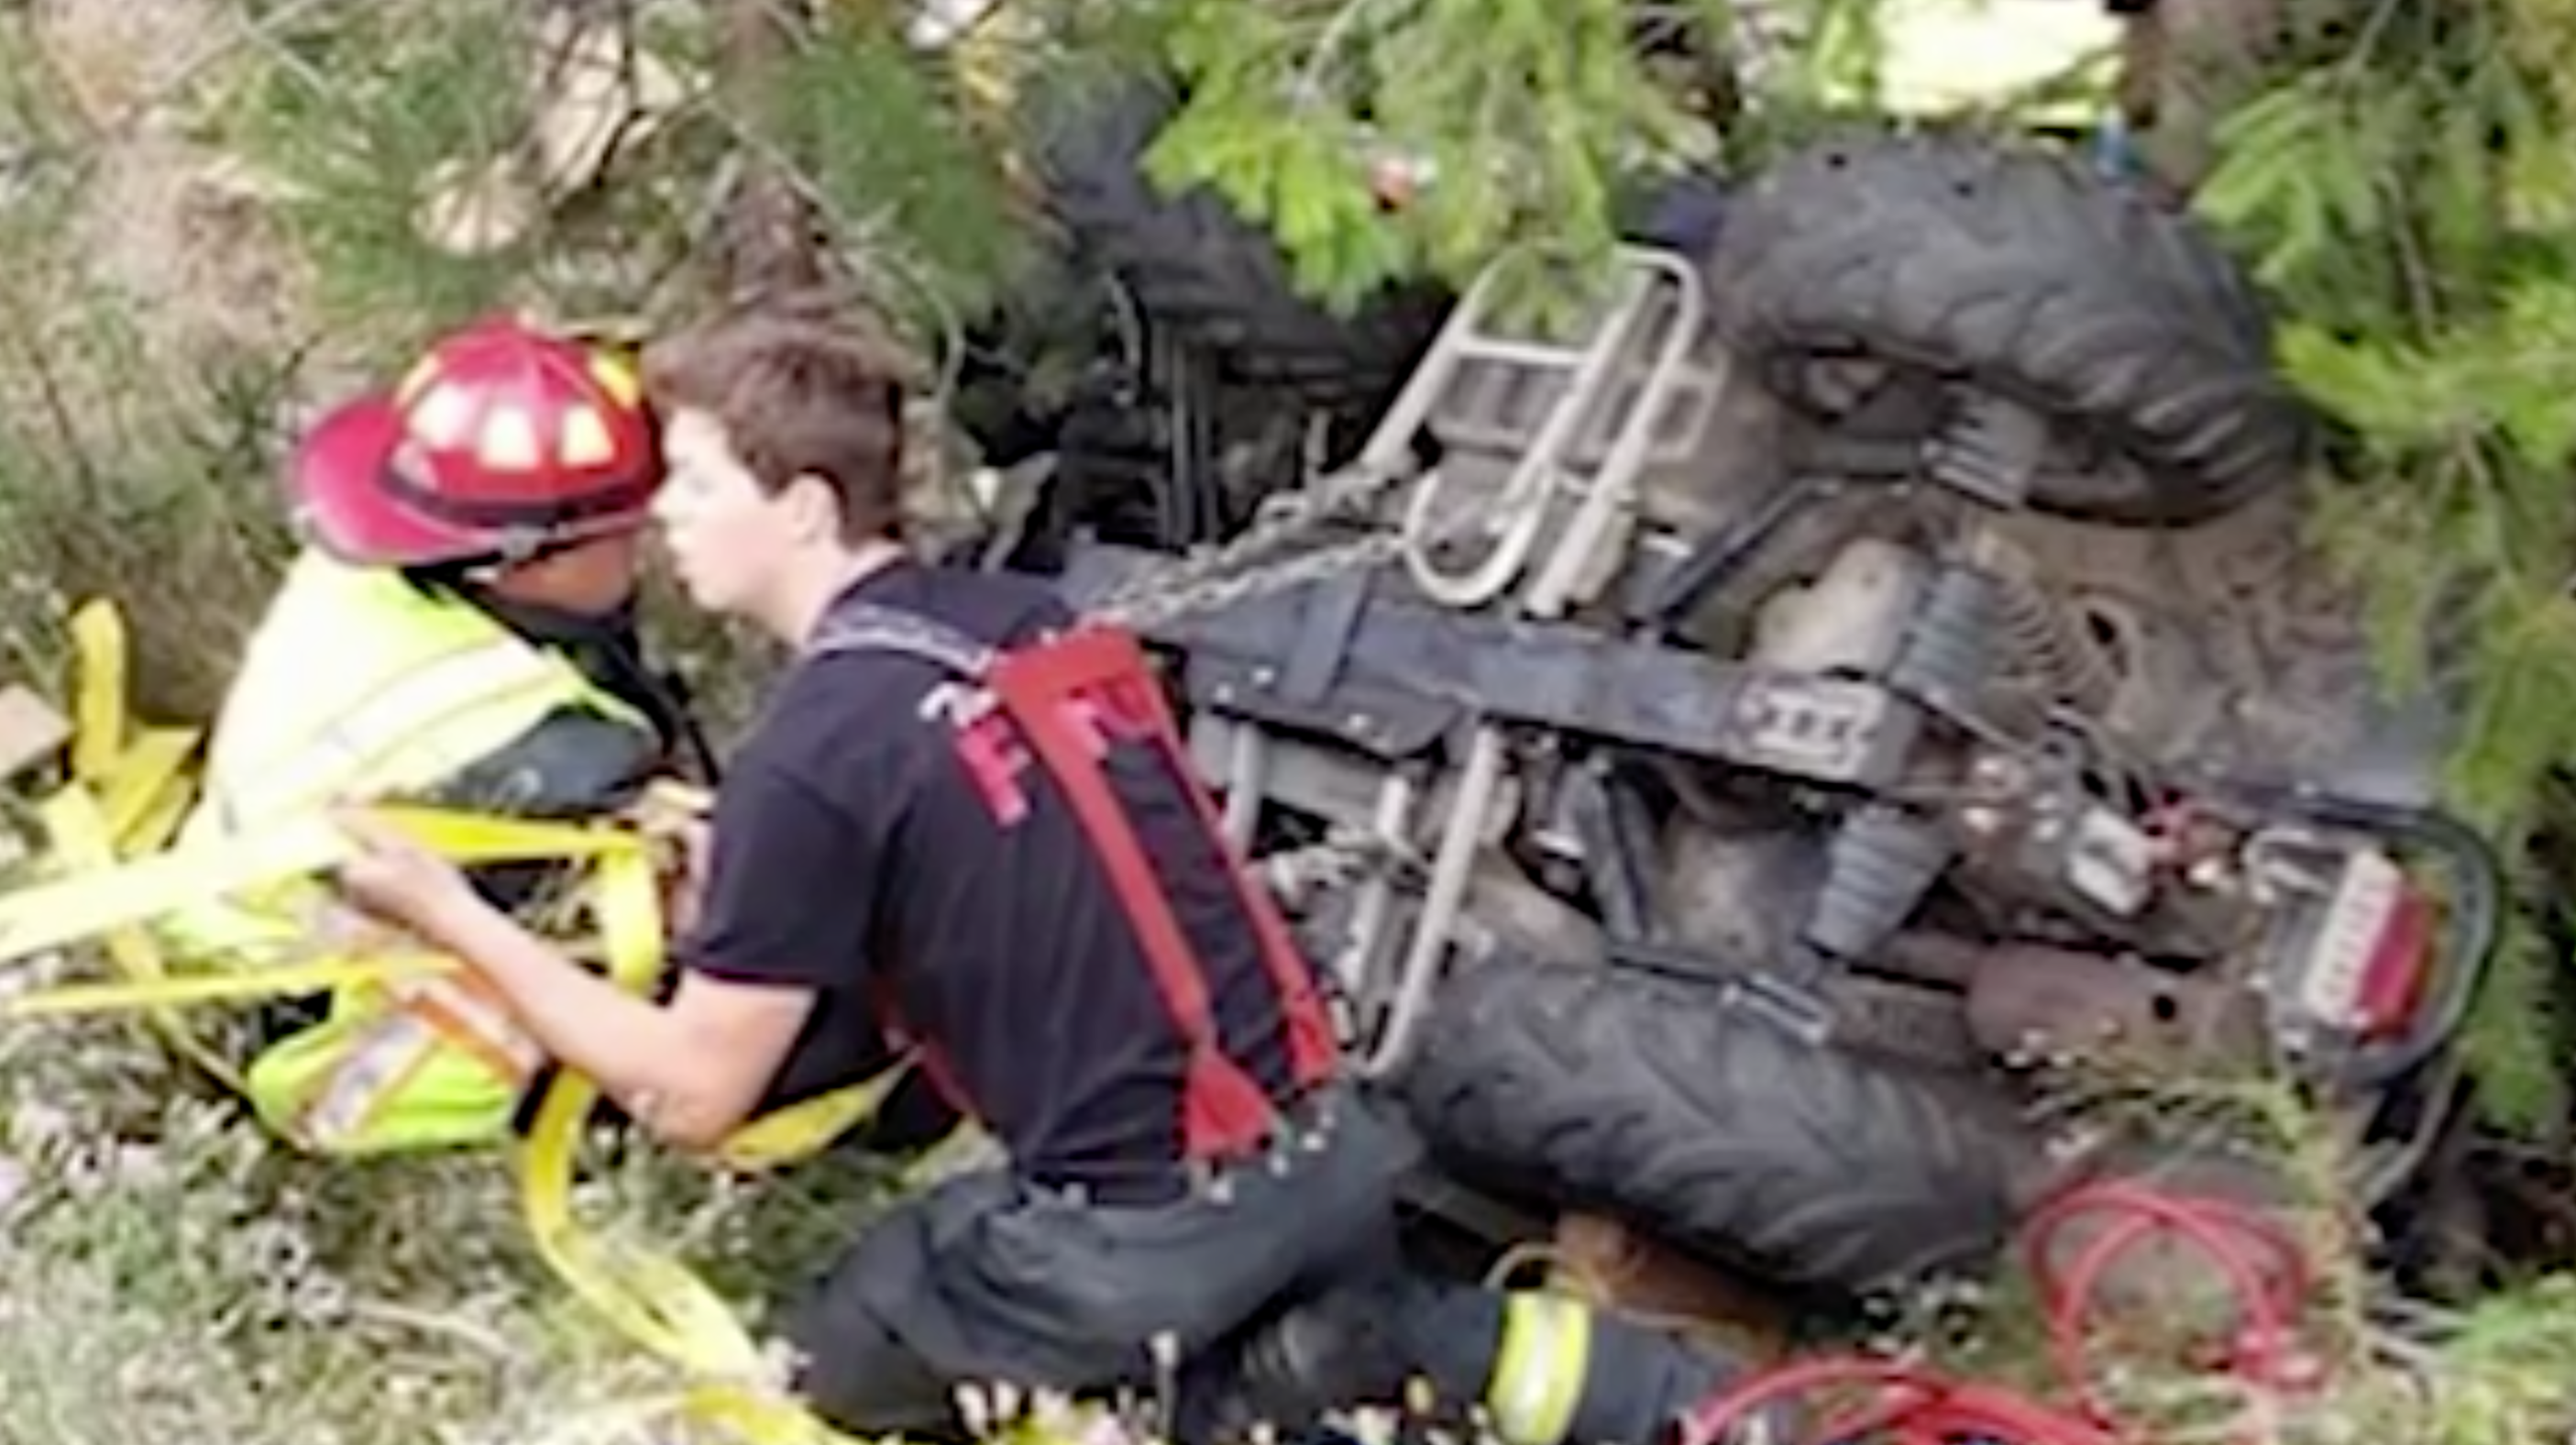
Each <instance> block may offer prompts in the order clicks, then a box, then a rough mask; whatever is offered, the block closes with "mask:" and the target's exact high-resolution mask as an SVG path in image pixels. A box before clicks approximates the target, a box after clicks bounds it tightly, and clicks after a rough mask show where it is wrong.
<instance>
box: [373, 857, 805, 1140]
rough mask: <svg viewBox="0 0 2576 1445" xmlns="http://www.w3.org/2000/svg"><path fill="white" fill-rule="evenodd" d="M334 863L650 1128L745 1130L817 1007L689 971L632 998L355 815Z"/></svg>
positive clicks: (696, 1135) (439, 862)
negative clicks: (345, 849)
mask: <svg viewBox="0 0 2576 1445" xmlns="http://www.w3.org/2000/svg"><path fill="white" fill-rule="evenodd" d="M343 826H344V827H346V828H347V829H348V830H349V832H350V833H351V834H352V835H354V836H355V837H357V838H358V839H359V841H360V842H362V843H363V844H364V845H365V847H364V850H363V851H362V852H361V853H360V855H359V856H358V857H357V858H355V859H353V860H351V861H350V863H349V864H348V865H346V866H345V867H344V868H343V869H342V871H341V881H342V886H343V887H344V888H345V889H346V890H347V891H348V892H349V893H350V894H351V895H352V896H353V897H354V898H355V899H356V900H357V901H358V902H359V903H360V904H361V905H363V906H364V907H366V908H367V909H368V911H370V912H372V913H375V914H377V915H378V916H380V917H383V918H385V919H387V920H388V921H391V922H394V923H398V924H402V925H404V926H406V927H409V928H411V929H412V930H413V931H414V932H417V933H419V934H420V935H422V936H423V937H424V938H426V939H427V940H429V941H430V942H431V943H433V944H435V945H437V946H438V947H441V948H444V949H446V950H448V951H450V952H452V953H454V954H455V955H457V956H458V957H459V958H462V959H464V960H465V961H466V962H468V963H469V964H471V965H472V966H474V967H475V968H476V969H478V970H480V971H481V972H482V973H483V974H484V976H485V977H487V978H489V979H491V981H492V982H493V984H494V985H495V986H496V987H498V988H499V989H500V990H501V992H502V993H503V994H504V995H505V996H507V997H508V999H509V1000H510V1004H511V1007H512V1009H513V1011H514V1012H516V1013H517V1014H518V1016H519V1017H520V1019H521V1021H522V1022H524V1023H525V1024H526V1026H527V1028H528V1030H529V1032H531V1033H533V1034H535V1035H536V1037H537V1039H538V1042H539V1043H540V1044H542V1045H543V1046H544V1048H545V1049H546V1051H547V1052H548V1053H550V1054H552V1055H553V1056H554V1057H555V1058H557V1059H560V1060H561V1061H563V1063H564V1064H565V1065H566V1066H568V1067H570V1068H572V1069H574V1070H575V1071H577V1072H579V1073H581V1074H583V1075H585V1076H587V1077H589V1078H590V1079H592V1080H593V1081H595V1082H596V1083H597V1084H598V1085H599V1087H600V1089H601V1091H602V1092H604V1093H606V1094H607V1095H608V1096H609V1097H611V1098H613V1099H615V1100H616V1101H617V1102H618V1104H619V1106H620V1107H622V1108H624V1109H625V1110H627V1111H628V1113H629V1114H630V1115H631V1116H632V1117H633V1118H634V1119H635V1120H636V1121H637V1122H638V1123H640V1124H642V1125H644V1126H645V1127H646V1128H647V1129H649V1130H651V1131H652V1132H653V1133H654V1134H655V1135H657V1136H659V1137H661V1138H663V1139H666V1140H668V1141H669V1142H671V1143H672V1144H674V1145H677V1146H679V1147H681V1148H685V1149H703V1148H709V1147H712V1146H714V1145H715V1144H718V1143H720V1142H722V1141H723V1140H724V1138H725V1137H727V1136H728V1135H730V1134H731V1133H732V1132H733V1131H734V1129H736V1128H737V1127H739V1126H740V1125H741V1124H742V1123H743V1121H744V1120H745V1119H746V1118H747V1117H748V1116H749V1115H750V1113H751V1111H752V1109H753V1107H754V1106H755V1105H756V1104H757V1103H758V1101H759V1099H760V1096H761V1094H762V1092H763V1090H764V1089H766V1088H767V1086H768V1084H769V1081H770V1079H771V1077H772V1076H774V1075H775V1074H776V1073H777V1071H778V1068H779V1065H780V1063H781V1062H782V1061H783V1060H784V1059H785V1058H786V1056H787V1052H788V1049H789V1048H790V1046H792V1045H793V1044H794V1043H795V1041H796V1037H797V1034H798V1032H799V1031H800V1030H801V1029H802V1028H803V1027H804V1024H805V1019H806V1016H807V1014H808V1013H809V1012H810V1011H811V1009H812V1007H813V1001H814V994H813V991H812V990H811V989H807V988H797V987H789V986H782V985H779V984H774V983H750V982H741V981H730V980H724V979H716V978H710V977H706V976H703V975H699V974H695V973H691V974H687V975H685V976H683V978H682V980H681V982H680V986H679V989H678V991H677V992H676V993H675V994H674V995H673V997H672V999H671V1001H670V1003H668V1004H667V1005H665V1004H656V1003H654V1002H652V1001H650V1000H648V999H643V998H638V997H636V996H634V995H632V994H629V993H627V992H626V991H625V990H623V989H621V988H619V987H618V986H617V985H616V984H614V983H612V982H610V981H609V980H608V979H607V978H605V977H603V976H601V975H600V974H597V973H594V972H592V971H591V970H589V969H587V968H584V967H583V966H581V965H580V964H578V963H576V962H574V961H573V960H572V959H570V958H568V957H566V956H565V955H564V954H563V953H561V952H560V951H558V950H557V949H555V948H554V947H553V946H552V945H550V944H548V943H547V942H546V941H545V940H543V939H541V938H538V937H537V936H536V935H534V934H532V933H530V932H529V931H528V930H527V929H525V928H523V927H521V926H520V925H519V924H518V923H517V922H516V921H515V920H513V919H512V918H510V917H509V916H508V915H507V914H504V913H502V912H501V911H500V910H498V909H496V908H494V907H493V906H492V905H491V904H489V903H487V902H485V901H484V900H483V899H482V898H481V897H480V896H479V895H477V894H476V893H475V892H474V890H473V889H472V887H470V886H469V885H468V884H467V883H466V881H465V877H464V875H463V874H462V873H460V872H458V871H457V869H456V868H455V866H454V865H452V864H450V863H448V862H447V861H445V860H444V859H441V858H438V857H436V856H434V855H432V854H430V853H428V852H426V851H425V850H423V849H421V848H419V847H417V846H415V845H414V844H412V843H411V842H410V841H409V840H408V839H407V838H405V837H404V836H403V835H402V834H401V833H400V832H398V831H397V830H394V829H392V828H390V827H387V826H385V825H383V824H381V823H378V822H375V821H373V820H371V819H369V818H367V817H366V816H365V815H363V814H352V815H344V816H343Z"/></svg>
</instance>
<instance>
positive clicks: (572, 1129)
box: [520, 846, 845, 1445]
mask: <svg viewBox="0 0 2576 1445" xmlns="http://www.w3.org/2000/svg"><path fill="white" fill-rule="evenodd" d="M591 902H592V909H593V911H594V912H595V913H596V915H597V918H598V923H599V928H600V932H601V934H602V937H603V941H604V942H605V943H606V945H607V951H608V967H609V976H610V977H611V978H613V979H615V980H616V981H617V982H618V983H619V984H620V985H621V986H623V987H625V988H627V989H629V990H633V991H636V992H642V991H644V990H646V989H648V988H650V987H651V986H652V983H653V980H654V978H655V976H656V975H658V974H659V973H660V971H661V967H662V917H661V896H660V891H659V886H658V883H657V881H656V879H655V878H654V875H653V868H652V862H651V858H650V855H649V854H647V853H646V852H645V851H644V850H643V849H642V847H641V846H637V847H634V848H631V849H625V850H620V851H615V852H610V853H607V854H605V855H603V856H602V857H601V858H600V859H599V864H598V871H597V874H596V877H595V880H594V886H593V890H592V894H591ZM598 1098H599V1092H598V1088H597V1086H596V1085H594V1084H593V1083H592V1082H591V1081H590V1080H589V1079H586V1078H584V1077H582V1076H581V1075H579V1074H577V1073H574V1072H573V1071H571V1070H569V1069H567V1070H564V1071H562V1072H561V1073H559V1074H558V1075H557V1076H556V1078H555V1081H554V1084H553V1087H552V1088H550V1089H549V1090H548V1091H547V1093H546V1097H545V1099H544V1101H543V1102H542V1103H541V1104H540V1105H539V1106H538V1109H537V1116H536V1122H535V1124H534V1125H533V1126H532V1127H531V1128H530V1130H529V1133H528V1140H527V1143H526V1145H525V1146H524V1148H523V1149H522V1152H521V1155H520V1181H521V1191H522V1193H521V1203H522V1206H523V1209H524V1211H525V1214H526V1217H527V1221H528V1229H529V1232H530V1233H531V1234H533V1235H534V1236H535V1238H536V1243H537V1250H538V1252H539V1253H540V1254H541V1255H543V1256H544V1258H545V1260H546V1263H547V1264H548V1265H549V1266H550V1267H551V1268H553V1270H554V1271H555V1273H556V1274H557V1275H558V1276H560V1277H561V1278H562V1279H563V1280H564V1282H565V1283H566V1284H568V1285H570V1286H571V1287H572V1289H573V1292H574V1293H576V1294H578V1295H580V1296H581V1297H582V1299H583V1300H584V1301H586V1302H587V1303H588V1304H589V1305H590V1306H591V1308H593V1309H595V1310H597V1311H599V1313H600V1314H601V1315H603V1316H605V1317H606V1318H607V1319H608V1320H609V1321H610V1322H611V1323H612V1324H614V1325H615V1326H616V1327H617V1328H618V1330H619V1331H620V1332H621V1333H623V1334H624V1335H625V1336H626V1337H627V1338H628V1339H630V1340H633V1341H634V1342H635V1343H636V1344H638V1345H641V1346H643V1347H644V1348H645V1349H647V1350H650V1351H652V1352H653V1353H655V1354H658V1355H660V1356H662V1357H663V1358H664V1359H666V1360H668V1361H670V1362H671V1363H673V1364H675V1365H678V1366H679V1367H681V1368H682V1369H683V1370H685V1371H687V1372H688V1374H689V1375H690V1376H692V1377H693V1378H694V1379H695V1381H696V1382H697V1383H696V1384H695V1385H694V1386H693V1387H692V1388H691V1390H690V1392H689V1394H688V1397H687V1400H686V1401H685V1403H684V1405H683V1409H684V1410H685V1412H686V1413H688V1414H690V1415H692V1416H695V1417H697V1418H700V1419H703V1420H707V1421H708V1422H709V1423H722V1424H726V1425H729V1426H731V1427H732V1428H734V1429H735V1430H736V1431H738V1432H739V1433H741V1434H742V1435H744V1436H745V1437H746V1438H748V1439H750V1440H752V1441H754V1442H757V1445H798V1442H818V1441H830V1440H835V1439H841V1438H845V1437H841V1436H840V1435H838V1433H837V1432H834V1431H832V1430H830V1429H829V1428H828V1427H827V1426H825V1425H824V1424H823V1423H822V1422H821V1421H819V1420H817V1419H815V1418H814V1417H813V1416H812V1415H811V1414H809V1413H808V1412H807V1411H806V1410H805V1409H804V1407H803V1406H801V1405H799V1404H797V1403H796V1402H795V1401H794V1400H793V1399H792V1398H790V1397H789V1396H788V1395H787V1394H786V1393H785V1392H784V1391H783V1390H780V1389H778V1388H777V1387H775V1386H773V1385H771V1384H769V1383H767V1382H766V1381H765V1380H764V1378H763V1377H764V1373H765V1370H766V1366H765V1363H764V1361H763V1360H762V1357H761V1353H760V1348H759V1345H758V1344H757V1343H756V1342H755V1341H754V1340H753V1339H752V1337H751V1334H750V1332H749V1331H747V1330H745V1329H744V1328H743V1326H742V1322H741V1320H740V1319H739V1318H737V1317H736V1316H735V1314H734V1312H733V1311H732V1310H731V1309H730V1308H728V1307H727V1306H726V1304H725V1302H724V1301H723V1300H722V1299H721V1298H719V1297H718V1296H717V1295H716V1293H715V1291H714V1290H712V1289H710V1288H709V1287H708V1286H707V1284H706V1282H705V1281H703V1280H701V1279H699V1278H698V1276H697V1275H696V1274H694V1273H692V1272H691V1271H690V1270H689V1268H688V1267H687V1266H686V1265H683V1264H682V1263H680V1262H679V1261H678V1260H676V1259H673V1258H671V1257H670V1256H668V1255H666V1254H662V1253H660V1252H658V1251H654V1250H649V1249H645V1248H643V1247H641V1246H640V1245H637V1244H636V1243H634V1242H633V1241H627V1240H614V1239H610V1238H608V1237H607V1236H604V1235H600V1234H595V1233H591V1232H587V1231H585V1230H583V1229H582V1228H581V1227H580V1224H579V1221H578V1220H577V1219H576V1218H575V1217H574V1215H573V1212H572V1181H573V1171H574V1165H575V1155H576V1154H577V1152H578V1150H579V1146H580V1142H581V1129H582V1124H583V1122H584V1121H585V1120H587V1119H588V1118H589V1117H590V1112H591V1109H592V1107H593V1106H594V1105H595V1104H596V1103H597V1102H598Z"/></svg>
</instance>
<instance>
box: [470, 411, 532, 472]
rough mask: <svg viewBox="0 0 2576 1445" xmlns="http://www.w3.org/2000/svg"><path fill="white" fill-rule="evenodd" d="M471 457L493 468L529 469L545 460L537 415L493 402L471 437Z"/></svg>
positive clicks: (524, 470)
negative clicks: (479, 429)
mask: <svg viewBox="0 0 2576 1445" xmlns="http://www.w3.org/2000/svg"><path fill="white" fill-rule="evenodd" d="M474 458H475V460H477V461H479V462H481V463H482V464H483V465H485V466H487V467H490V468H491V469H492V470H494V471H496V472H533V471H535V470H536V469H537V468H538V467H539V466H540V465H542V464H543V463H544V462H545V459H546V455H545V443H544V442H542V441H540V440H538V438H537V419H536V418H535V417H534V416H531V415H529V414H528V411H527V409H526V408H524V407H517V406H509V405H504V404H498V403H496V404H494V405H493V407H492V408H491V409H490V410H489V411H487V412H485V413H484V414H483V428H482V430H481V431H480V432H479V433H478V434H477V435H476V436H475V438H474Z"/></svg>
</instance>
